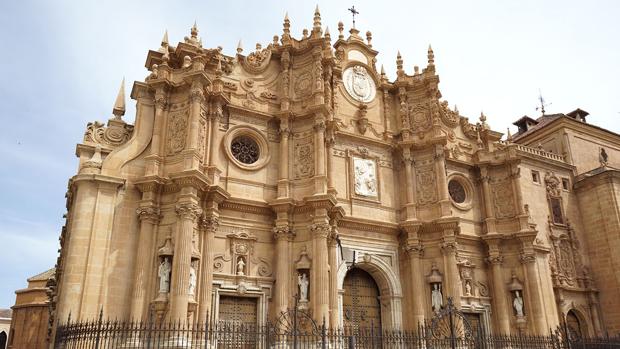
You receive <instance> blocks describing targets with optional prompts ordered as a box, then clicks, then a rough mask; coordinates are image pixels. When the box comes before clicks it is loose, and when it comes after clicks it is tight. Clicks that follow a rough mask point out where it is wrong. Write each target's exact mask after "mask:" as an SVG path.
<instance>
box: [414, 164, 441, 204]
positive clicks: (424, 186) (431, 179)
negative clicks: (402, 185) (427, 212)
mask: <svg viewBox="0 0 620 349" xmlns="http://www.w3.org/2000/svg"><path fill="white" fill-rule="evenodd" d="M416 176H417V181H418V183H417V184H418V185H417V189H418V203H419V204H420V205H425V204H430V203H433V202H435V201H437V185H436V183H435V170H434V169H433V166H424V167H420V168H416Z"/></svg>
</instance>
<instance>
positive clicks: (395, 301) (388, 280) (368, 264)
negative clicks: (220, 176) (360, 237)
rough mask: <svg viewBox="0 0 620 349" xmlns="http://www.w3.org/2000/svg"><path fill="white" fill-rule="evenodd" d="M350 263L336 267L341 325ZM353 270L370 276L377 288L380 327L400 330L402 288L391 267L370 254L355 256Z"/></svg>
mask: <svg viewBox="0 0 620 349" xmlns="http://www.w3.org/2000/svg"><path fill="white" fill-rule="evenodd" d="M351 264H352V263H351V262H350V261H348V262H343V263H341V264H340V265H339V267H338V289H339V294H340V295H339V297H338V298H339V323H340V325H343V299H342V295H343V293H344V279H345V277H346V275H347V271H348V270H349V268H350V267H351ZM355 268H360V269H362V270H364V271H365V272H367V273H368V274H370V276H371V277H372V278H373V279H374V281H375V282H376V283H377V286H378V287H379V293H380V296H379V299H380V302H381V325H382V327H383V329H384V330H386V329H400V328H402V322H403V320H402V319H403V316H402V305H401V301H402V287H401V284H400V281H399V280H398V277H397V276H396V274H395V273H394V271H393V270H392V268H391V266H390V265H389V264H388V263H386V262H385V261H384V260H383V259H381V258H377V257H373V256H372V255H371V254H367V253H366V254H363V253H360V254H358V255H357V256H356V260H355Z"/></svg>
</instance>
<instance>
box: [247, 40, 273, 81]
mask: <svg viewBox="0 0 620 349" xmlns="http://www.w3.org/2000/svg"><path fill="white" fill-rule="evenodd" d="M270 60H271V48H270V47H267V48H264V49H263V48H262V46H261V45H260V44H256V51H254V52H252V53H250V54H249V55H248V56H247V57H245V58H244V59H243V68H244V69H245V70H247V71H249V72H251V73H254V74H259V73H262V72H264V71H265V70H266V69H267V67H268V66H269V62H270Z"/></svg>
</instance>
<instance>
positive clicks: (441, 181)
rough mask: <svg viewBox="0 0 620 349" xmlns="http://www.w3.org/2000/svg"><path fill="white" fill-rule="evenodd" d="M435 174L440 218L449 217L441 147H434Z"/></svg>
mask: <svg viewBox="0 0 620 349" xmlns="http://www.w3.org/2000/svg"><path fill="white" fill-rule="evenodd" d="M435 173H437V192H438V193H439V204H440V205H441V216H442V217H446V216H450V214H451V213H452V210H451V209H450V198H449V197H448V181H447V179H446V158H445V154H444V151H443V145H441V144H437V145H435Z"/></svg>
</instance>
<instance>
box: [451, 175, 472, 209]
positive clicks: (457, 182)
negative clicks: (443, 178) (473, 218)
mask: <svg viewBox="0 0 620 349" xmlns="http://www.w3.org/2000/svg"><path fill="white" fill-rule="evenodd" d="M448 193H449V194H450V200H451V201H452V204H453V205H454V206H455V207H456V208H458V209H461V210H469V209H471V201H472V194H473V189H472V186H471V183H470V182H469V180H468V179H467V178H465V177H464V176H462V175H460V174H455V175H452V176H450V178H449V179H448Z"/></svg>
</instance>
